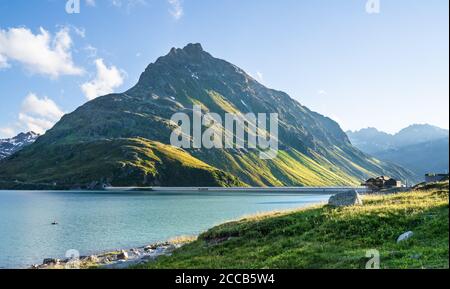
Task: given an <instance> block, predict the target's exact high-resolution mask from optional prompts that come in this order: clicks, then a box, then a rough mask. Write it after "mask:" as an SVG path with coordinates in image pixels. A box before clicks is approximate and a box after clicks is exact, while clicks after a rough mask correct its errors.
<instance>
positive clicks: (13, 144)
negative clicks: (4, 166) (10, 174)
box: [0, 131, 39, 159]
mask: <svg viewBox="0 0 450 289" xmlns="http://www.w3.org/2000/svg"><path fill="white" fill-rule="evenodd" d="M38 137H39V134H37V133H35V132H32V131H30V132H27V133H23V132H22V133H19V134H18V135H16V136H15V137H12V138H6V139H0V159H4V158H6V157H9V156H10V155H12V154H14V153H15V152H17V151H19V150H21V149H22V148H24V147H25V146H27V145H30V144H32V143H33V142H35V141H36V139H37V138H38Z"/></svg>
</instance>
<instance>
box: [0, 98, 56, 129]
mask: <svg viewBox="0 0 450 289" xmlns="http://www.w3.org/2000/svg"><path fill="white" fill-rule="evenodd" d="M63 115H64V112H63V111H62V110H61V109H60V108H59V107H58V105H56V103H55V102H54V101H53V100H51V99H50V98H48V97H46V96H44V97H42V98H39V97H38V96H37V95H36V94H34V93H29V94H28V95H27V96H26V97H25V99H24V100H23V101H22V105H21V108H20V111H19V114H18V115H17V120H16V121H15V123H14V124H11V125H9V126H6V127H1V128H0V137H2V138H3V137H12V136H15V135H17V134H18V133H20V132H28V131H34V132H35V133H39V134H43V133H45V132H46V131H47V130H48V129H50V128H52V127H53V125H54V124H55V123H56V122H57V121H59V120H60V119H61V117H62V116H63Z"/></svg>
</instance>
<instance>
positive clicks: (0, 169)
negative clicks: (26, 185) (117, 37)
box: [0, 44, 410, 186]
mask: <svg viewBox="0 0 450 289" xmlns="http://www.w3.org/2000/svg"><path fill="white" fill-rule="evenodd" d="M193 105H201V106H202V107H203V109H205V110H208V111H210V112H215V113H218V114H219V115H221V116H222V117H223V116H224V114H225V113H227V112H233V113H241V114H245V113H249V112H253V113H278V115H279V123H280V127H279V147H280V149H281V152H280V157H279V158H277V159H275V160H267V161H263V160H261V159H260V158H259V155H258V153H257V152H254V151H244V152H243V151H240V150H235V149H212V150H208V149H199V150H183V152H182V154H183V155H180V154H179V153H176V152H174V151H172V152H171V153H170V154H169V156H170V155H172V156H174V155H176V156H178V157H177V158H176V161H174V160H173V159H172V158H171V157H167V158H165V159H161V158H160V157H159V155H161V154H164V153H161V149H163V150H169V149H167V148H163V147H162V145H169V144H170V135H171V133H172V130H173V129H174V126H173V124H171V123H170V118H171V116H172V115H173V114H174V113H178V112H185V113H187V114H190V115H191V114H192V107H193ZM136 138H139V139H143V140H145V141H148V142H152V146H153V148H152V152H153V154H151V155H150V154H147V153H146V152H147V149H146V148H143V147H142V146H141V145H135V144H134V141H130V139H136ZM124 140H127V142H132V144H131V145H121V144H120V145H118V144H117V143H118V142H119V143H121V142H124ZM99 142H102V143H103V144H102V149H101V151H100V149H99V148H98V149H97V148H96V150H98V152H94V149H93V148H92V145H93V144H95V143H99ZM156 143H157V144H160V145H156ZM108 146H110V147H109V148H108ZM146 146H148V145H146ZM105 148H107V149H106V150H105ZM88 149H90V150H89V151H88ZM49 155H50V156H52V159H51V161H50V160H47V161H46V162H43V161H42V160H43V159H45V158H47V157H48V156H49ZM30 159H31V160H33V161H35V162H36V163H37V162H39V163H40V166H41V167H40V168H39V170H38V169H37V168H29V167H27V166H26V163H27V162H28V161H29V160H30ZM187 159H189V162H188V161H187ZM87 164H95V169H93V167H94V166H92V165H89V166H88V165H87ZM185 164H190V166H185ZM192 164H194V165H193V168H192ZM42 166H44V168H42ZM175 166H176V168H177V169H175V170H174V169H173V168H174V167H175ZM67 168H70V171H69V172H68V173H66V174H60V173H59V171H60V170H61V169H64V170H66V171H67ZM255 168H258V169H257V170H255ZM72 172H73V173H72ZM171 172H174V173H171ZM384 173H389V175H391V176H393V177H396V178H398V179H408V178H409V176H410V173H409V172H408V171H405V170H403V169H402V168H400V167H398V166H395V165H391V164H386V163H383V162H377V161H374V160H373V159H372V158H371V157H369V156H367V155H365V154H364V153H362V152H361V151H359V150H358V149H356V148H354V147H353V146H352V145H351V144H350V142H349V140H348V138H347V136H346V134H345V133H344V132H343V131H342V130H341V128H340V127H339V125H338V124H337V123H336V122H335V121H333V120H331V119H329V118H327V117H324V116H322V115H320V114H318V113H315V112H312V111H310V110H309V109H308V108H306V107H304V106H302V105H301V104H300V103H298V102H297V101H295V100H293V99H292V98H291V97H290V96H289V95H287V94H286V93H284V92H281V91H277V90H273V89H269V88H267V87H265V86H263V85H262V84H260V83H258V82H257V81H256V80H255V79H253V78H252V77H251V76H249V75H248V74H247V73H245V72H244V71H243V70H242V69H240V68H238V67H237V66H235V65H233V64H231V63H228V62H226V61H224V60H221V59H218V58H214V57H213V56H211V54H209V53H207V52H205V51H204V50H203V48H202V47H201V45H200V44H189V45H187V46H186V47H185V48H183V49H175V48H174V49H172V50H171V51H170V52H169V54H167V55H166V56H163V57H160V58H159V59H158V60H157V61H156V62H155V63H152V64H150V65H149V66H148V67H147V68H146V70H145V71H144V72H143V73H142V75H141V77H140V79H139V82H138V83H137V84H136V85H135V86H134V87H133V88H131V89H130V90H128V91H126V92H124V93H120V94H111V95H106V96H102V97H99V98H97V99H95V100H93V101H90V102H88V103H86V104H85V105H83V106H81V107H80V108H78V109H77V110H75V111H74V112H73V113H70V114H68V115H65V116H64V117H63V118H62V119H61V120H60V122H58V123H57V124H56V125H55V126H54V127H53V128H52V129H51V130H49V131H48V132H47V133H46V134H45V135H44V136H42V137H41V138H39V140H38V141H37V142H36V143H35V144H34V145H32V146H30V147H27V148H26V150H24V151H22V152H21V153H20V154H18V155H17V156H15V157H14V158H13V159H10V160H8V161H7V162H5V163H4V165H3V166H0V176H4V178H5V179H7V180H14V179H19V180H20V181H23V182H35V181H36V180H39V181H40V182H56V183H57V184H65V185H68V186H73V185H85V184H86V183H87V184H90V183H91V182H93V181H100V180H105V181H106V182H107V183H109V184H112V185H116V186H117V185H118V186H142V185H144V184H145V185H153V184H158V185H160V186H211V185H212V186H217V185H219V186H236V185H252V186H285V185H286V186H301V185H309V186H321V185H349V184H352V185H358V184H359V183H361V182H362V181H363V180H365V179H367V178H368V177H370V176H374V175H380V174H384ZM127 175H132V177H125V176H127ZM186 176H192V177H190V178H189V179H188V180H186ZM0 181H1V179H0Z"/></svg>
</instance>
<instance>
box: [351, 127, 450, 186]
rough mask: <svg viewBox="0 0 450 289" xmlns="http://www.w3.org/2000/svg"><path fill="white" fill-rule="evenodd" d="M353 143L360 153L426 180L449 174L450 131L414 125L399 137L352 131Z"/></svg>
mask: <svg viewBox="0 0 450 289" xmlns="http://www.w3.org/2000/svg"><path fill="white" fill-rule="evenodd" d="M347 135H348V136H349V138H350V141H351V142H352V144H353V145H355V146H356V147H357V148H359V149H360V150H362V151H364V152H366V153H368V154H371V155H373V156H375V157H377V158H379V159H381V160H385V161H389V162H394V163H396V164H399V165H401V166H404V167H405V168H407V169H409V170H411V171H413V172H414V173H415V174H416V175H417V176H420V177H421V178H422V177H423V175H424V174H426V173H433V172H434V173H441V172H446V171H448V170H449V131H448V130H446V129H442V128H439V127H436V126H432V125H426V124H424V125H419V124H415V125H411V126H409V127H407V128H405V129H402V130H401V131H400V132H398V133H396V134H388V133H385V132H381V131H378V130H377V129H375V128H367V129H362V130H360V131H355V132H352V131H349V132H347Z"/></svg>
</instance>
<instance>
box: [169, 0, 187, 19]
mask: <svg viewBox="0 0 450 289" xmlns="http://www.w3.org/2000/svg"><path fill="white" fill-rule="evenodd" d="M167 1H168V2H169V4H170V6H171V8H170V9H169V12H170V14H171V15H172V17H173V18H174V19H175V20H178V19H180V18H181V17H183V14H184V11H183V5H182V2H181V1H182V0H167Z"/></svg>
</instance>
